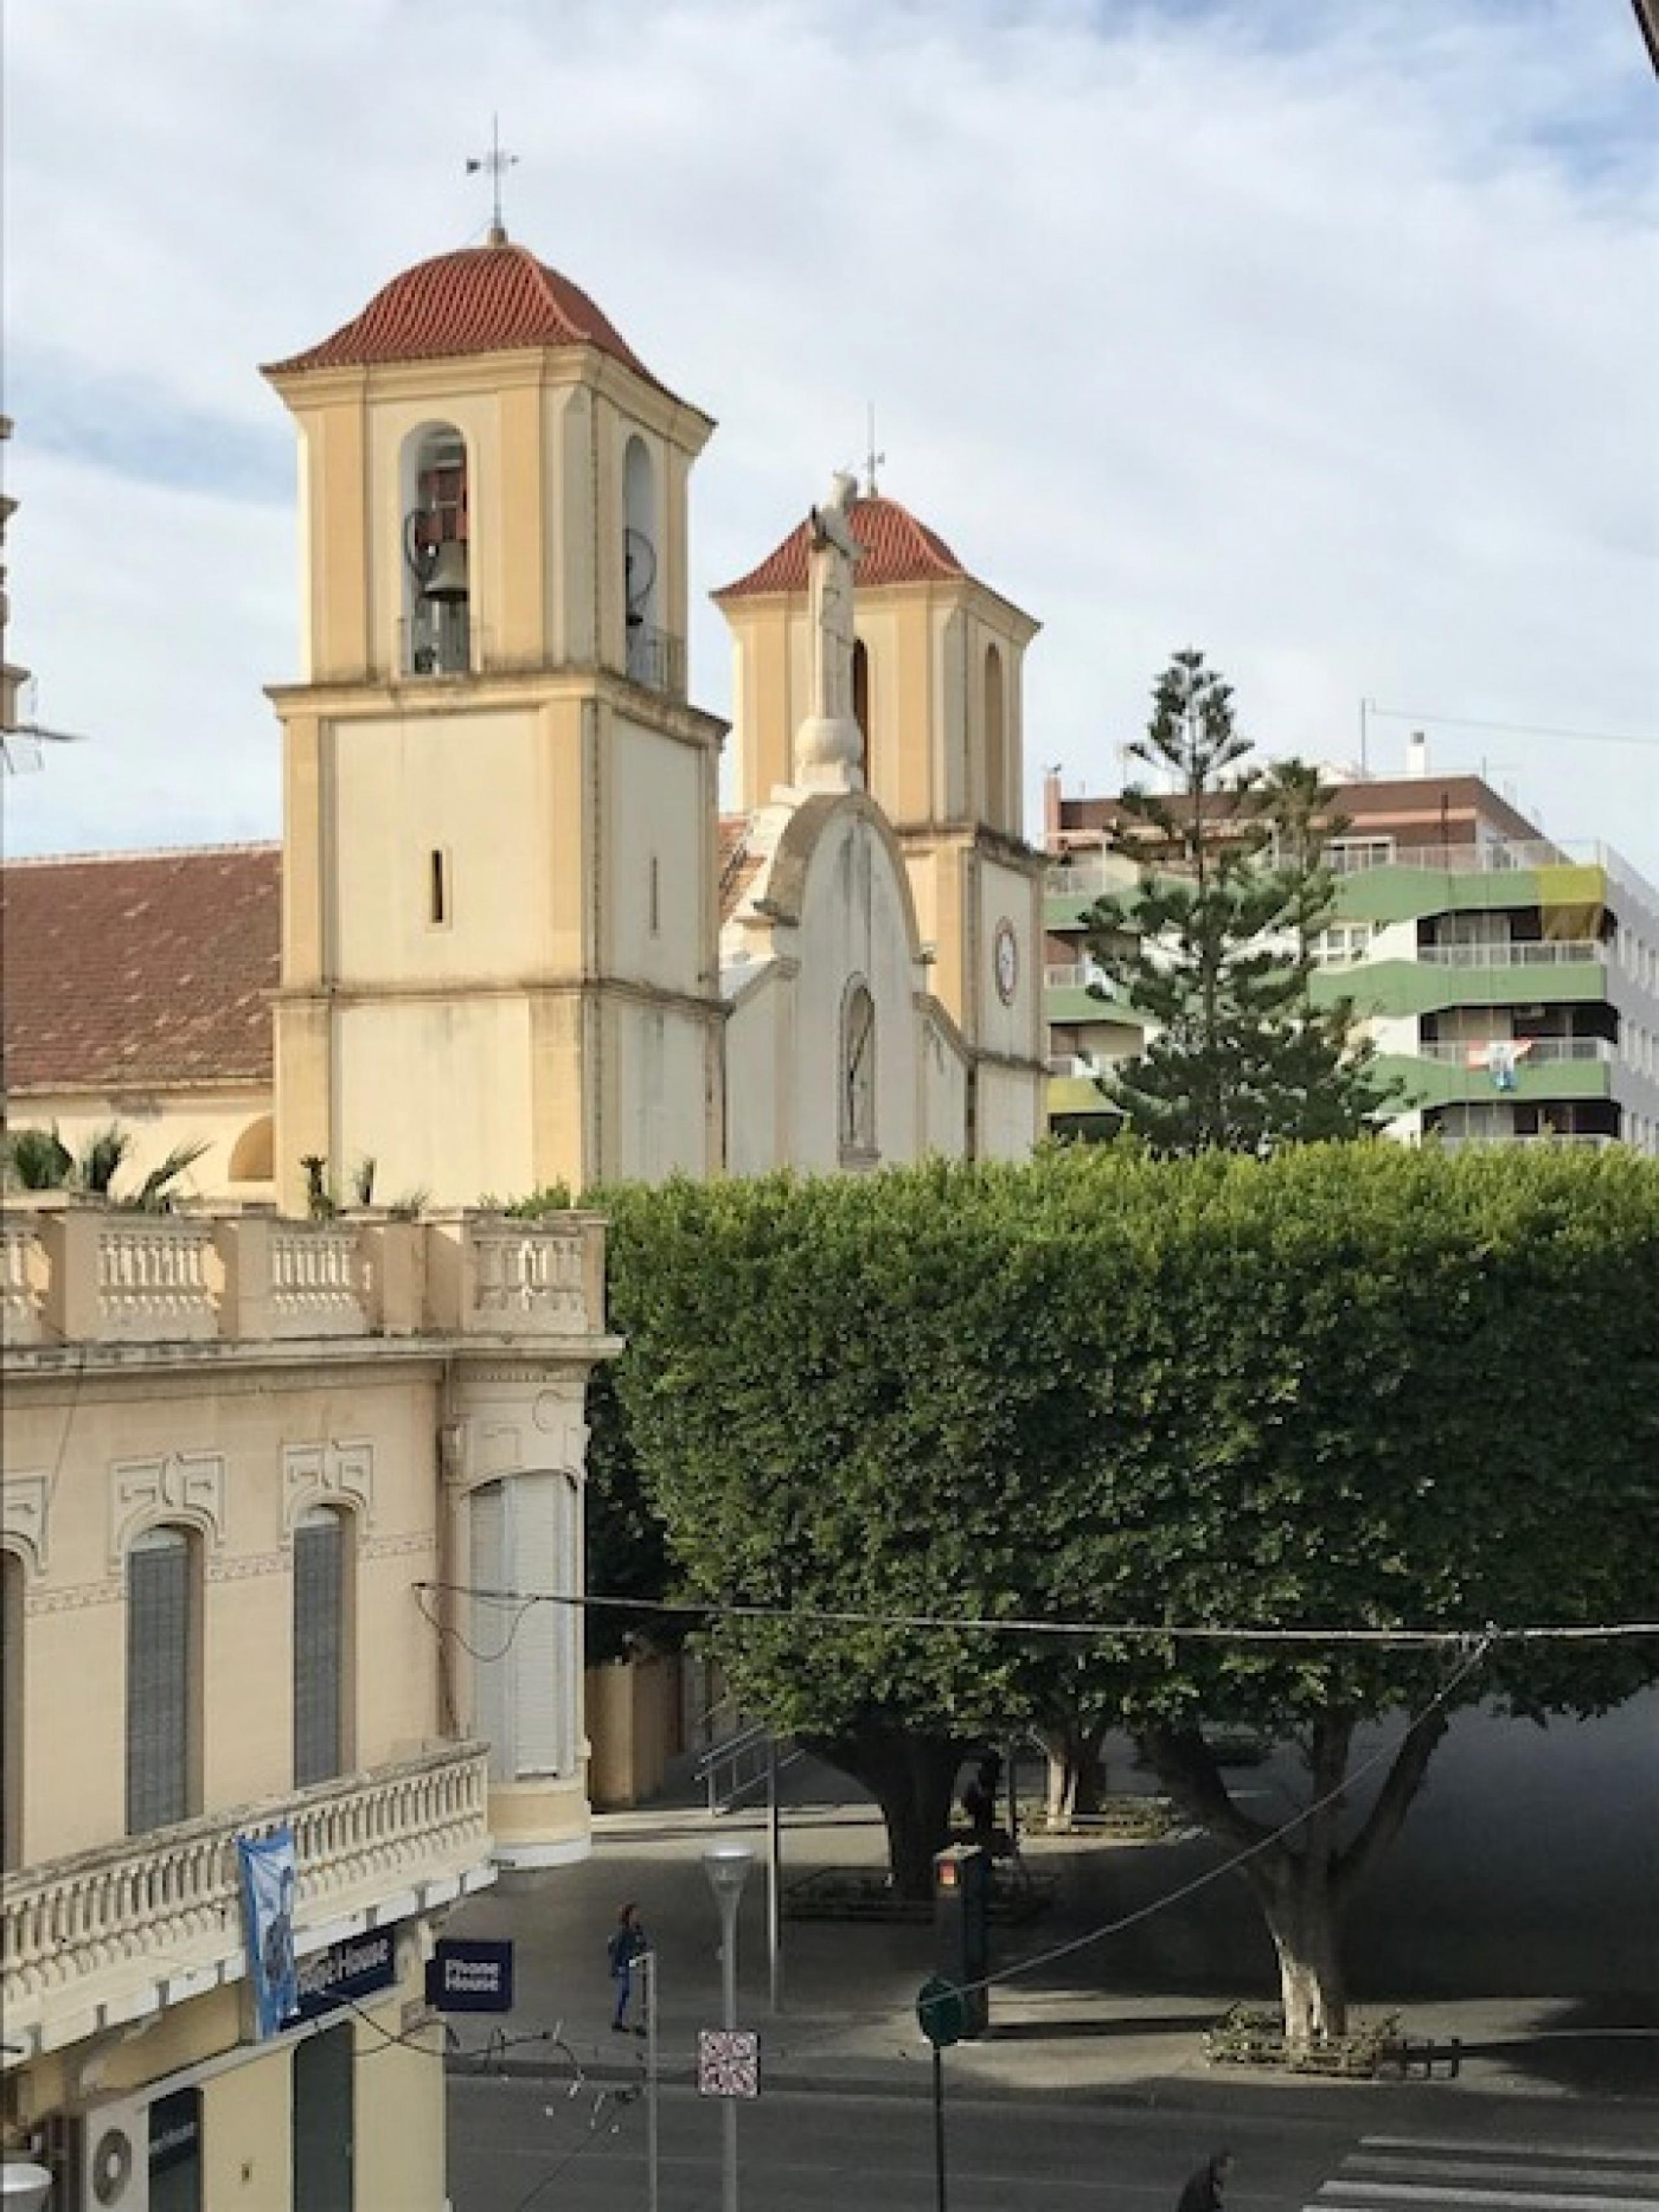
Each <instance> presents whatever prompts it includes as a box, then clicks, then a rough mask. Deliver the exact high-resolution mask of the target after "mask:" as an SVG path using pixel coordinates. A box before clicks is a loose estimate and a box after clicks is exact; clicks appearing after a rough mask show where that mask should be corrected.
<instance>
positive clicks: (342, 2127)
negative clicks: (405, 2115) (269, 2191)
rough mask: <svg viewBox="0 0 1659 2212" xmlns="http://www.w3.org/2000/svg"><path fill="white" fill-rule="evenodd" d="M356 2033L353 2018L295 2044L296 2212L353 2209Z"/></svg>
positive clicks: (345, 2211) (292, 2103)
mask: <svg viewBox="0 0 1659 2212" xmlns="http://www.w3.org/2000/svg"><path fill="white" fill-rule="evenodd" d="M353 2039H354V2031H353V2029H352V2027H351V2025H350V2022H349V2021H347V2022H346V2023H345V2024H344V2025H343V2026H342V2027H330V2028H325V2029H324V2030H323V2031H322V2032H321V2033H319V2034H315V2035H306V2036H301V2039H300V2040H299V2041H298V2042H297V2043H296V2044H295V2045H294V2059H293V2066H294V2077H293V2087H292V2096H291V2100H290V2104H289V2124H290V2128H291V2138H290V2151H289V2155H290V2160H291V2163H292V2170H293V2188H294V2193H293V2197H292V2199H291V2202H292V2203H293V2206H294V2212H351V2206H352V2197H353V2190H352V2179H351V2169H352V2154H353V2148H354V2145H353V2131H354V2130H355V2127H356V2118H355V2114H354V2112H353V2084H352V2057H353Z"/></svg>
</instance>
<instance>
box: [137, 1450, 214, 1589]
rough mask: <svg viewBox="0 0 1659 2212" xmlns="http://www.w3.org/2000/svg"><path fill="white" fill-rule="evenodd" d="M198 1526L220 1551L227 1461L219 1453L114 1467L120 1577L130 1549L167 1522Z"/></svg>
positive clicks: (175, 1456)
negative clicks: (135, 1540)
mask: <svg viewBox="0 0 1659 2212" xmlns="http://www.w3.org/2000/svg"><path fill="white" fill-rule="evenodd" d="M165 1522H179V1523H181V1524H182V1525H183V1526H184V1527H185V1528H194V1529H196V1530H197V1532H198V1534H200V1535H201V1536H202V1537H203V1538H204V1541H206V1542H207V1543H209V1544H210V1545H211V1547H212V1548H213V1549H214V1550H215V1551H218V1550H220V1549H221V1548H222V1546H223V1544H224V1541H225V1462H224V1457H223V1455H222V1453H219V1452H169V1453H168V1454H167V1455H166V1456H165V1457H163V1458H160V1459H129V1460H117V1461H116V1462H114V1464H113V1465H112V1468H110V1548H109V1564H110V1566H111V1569H112V1571H114V1572H116V1573H119V1571H120V1570H121V1565H122V1563H123V1561H124V1560H125V1557H126V1553H127V1550H128V1547H129V1546H130V1545H131V1542H132V1540H133V1538H134V1537H135V1536H140V1535H142V1534H143V1532H144V1530H145V1529H146V1528H159V1527H161V1525H162V1524H163V1523H165Z"/></svg>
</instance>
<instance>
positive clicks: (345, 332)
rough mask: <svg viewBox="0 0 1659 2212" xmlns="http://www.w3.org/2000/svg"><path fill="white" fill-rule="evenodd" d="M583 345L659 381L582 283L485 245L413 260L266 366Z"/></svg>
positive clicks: (526, 256) (273, 370)
mask: <svg viewBox="0 0 1659 2212" xmlns="http://www.w3.org/2000/svg"><path fill="white" fill-rule="evenodd" d="M574 345H591V346H595V347H597V348H598V349H599V351H600V352H601V353H608V354H610V355H611V356H612V357H613V358H614V359H615V360H617V361H620V362H625V363H626V364H627V366H628V367H629V368H631V369H634V370H635V371H637V373H638V374H640V375H641V376H643V377H647V378H649V380H650V381H651V382H652V383H653V384H655V383H656V381H657V380H656V378H655V377H653V376H652V375H651V372H650V370H649V369H648V368H647V367H646V365H645V363H644V362H642V361H641V359H640V357H639V356H638V355H637V354H636V353H635V351H634V350H633V349H632V347H631V346H629V344H628V343H627V342H626V340H625V339H624V338H623V337H622V335H621V333H620V332H619V331H617V327H616V325H615V324H614V323H612V322H611V319H610V317H609V316H608V315H606V314H605V313H604V311H603V310H602V309H601V308H599V307H597V306H595V304H594V302H593V301H592V300H590V299H589V298H588V296H587V295H586V292H584V291H583V290H582V289H581V287H580V285H578V284H573V283H571V282H570V279H569V278H568V276H560V274H559V272H558V270H556V269H550V268H549V267H548V266H547V265H546V264H545V263H544V262H541V261H538V259H537V258H536V257H535V255H534V254H533V253H532V252H529V251H528V249H527V248H526V247H525V246H513V245H503V246H468V247H465V249H463V251H461V252H459V253H441V254H440V255H438V257H437V258H436V259H435V260H432V261H422V262H421V263H420V264H418V265H417V266H416V267H415V268H413V269H405V270H404V272H403V274H402V276H394V277H393V278H392V282H391V283H389V284H387V285H386V286H385V287H384V288H383V289H381V290H380V291H379V292H377V293H376V294H375V295H374V298H373V299H372V300H371V301H369V303H368V306H367V307H365V308H364V309H363V311H362V313H361V314H360V315H357V316H356V317H354V318H353V319H352V320H351V321H350V322H349V323H347V324H345V325H343V327H342V328H341V329H339V330H337V331H335V333H334V335H333V337H327V338H325V339H324V340H323V341H322V343H321V344H320V345H314V346H312V347H310V348H309V349H307V351H306V352H304V353H296V354H294V355H292V356H290V357H289V359H288V360H287V361H279V362H272V363H270V365H269V367H268V368H266V370H265V374H266V375H268V376H284V375H292V374H295V372H296V371H298V370H301V369H310V368H344V367H356V366H358V365H360V364H365V365H366V364H368V363H371V362H391V361H443V360H448V359H450V358H452V357H453V356H456V355H459V354H471V353H500V352H507V351H510V350H513V349H518V348H526V347H532V346H533V347H539V346H574Z"/></svg>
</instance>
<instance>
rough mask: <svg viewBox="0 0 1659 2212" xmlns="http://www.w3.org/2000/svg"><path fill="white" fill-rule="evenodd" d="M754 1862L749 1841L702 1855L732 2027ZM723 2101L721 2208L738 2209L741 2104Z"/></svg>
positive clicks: (716, 1847)
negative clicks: (746, 1892)
mask: <svg viewBox="0 0 1659 2212" xmlns="http://www.w3.org/2000/svg"><path fill="white" fill-rule="evenodd" d="M754 1863H755V1854H754V1853H753V1851H751V1850H750V1848H749V1846H748V1844H711V1845H710V1846H709V1848H708V1850H706V1851H705V1852H704V1853H703V1855H702V1870H703V1872H704V1873H705V1874H706V1875H708V1887H710V1888H711V1889H712V1890H713V1891H714V1902H715V1903H716V1904H717V1905H719V1907H720V1988H721V1991H722V1994H723V1996H724V1998H725V2019H724V2021H723V2022H722V2025H723V2026H724V2027H726V2029H727V2030H728V2031H730V2030H732V2029H735V2028H736V2027H737V2024H738V1899H740V1898H741V1897H742V1895H743V1885H744V1882H745V1881H747V1879H748V1876H749V1869H750V1867H751V1866H753V1864H754ZM722 2102H723V2103H724V2105H725V2107H726V2116H725V2118H724V2121H723V2122H722V2124H721V2160H720V2166H721V2174H722V2188H721V2193H720V2204H721V2212H738V2105H737V2100H736V2098H735V2097H726V2098H725V2099H723V2100H722Z"/></svg>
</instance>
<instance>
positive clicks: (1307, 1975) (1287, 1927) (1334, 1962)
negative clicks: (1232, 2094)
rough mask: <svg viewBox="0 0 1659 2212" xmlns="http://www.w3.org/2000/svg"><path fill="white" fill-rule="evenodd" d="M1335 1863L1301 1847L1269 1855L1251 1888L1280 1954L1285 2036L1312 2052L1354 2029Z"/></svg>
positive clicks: (1295, 2046) (1295, 2045)
mask: <svg viewBox="0 0 1659 2212" xmlns="http://www.w3.org/2000/svg"><path fill="white" fill-rule="evenodd" d="M1329 1875H1330V1866H1329V1863H1328V1861H1326V1860H1325V1859H1324V1858H1323V1857H1320V1858H1319V1859H1317V1860H1315V1859H1310V1858H1309V1857H1306V1856H1304V1855H1303V1854H1301V1853H1295V1852H1289V1851H1285V1852H1278V1853H1273V1854H1271V1855H1270V1856H1269V1863H1267V1865H1266V1866H1265V1867H1264V1868H1263V1869H1262V1871H1261V1876H1260V1877H1259V1878H1258V1879H1257V1880H1255V1881H1252V1883H1251V1885H1250V1886H1251V1887H1252V1888H1253V1889H1254V1890H1255V1893H1256V1895H1257V1897H1258V1898H1259V1899H1261V1910H1262V1913H1263V1916H1264V1917H1265V1918H1266V1920H1267V1931H1268V1933H1269V1934H1270V1935H1271V1936H1272V1937H1273V1948H1274V1950H1275V1951H1276V1952H1277V1953H1278V1954H1279V1996H1280V2000H1281V2002H1283V2005H1284V2008H1285V2044H1286V2045H1287V2047H1288V2048H1289V2049H1290V2050H1291V2051H1307V2050H1308V2049H1309V2048H1310V2046H1311V2045H1314V2044H1316V2043H1319V2042H1322V2040H1323V2039H1325V2038H1326V2037H1327V2036H1332V2035H1346V2033H1347V2032H1348V1991H1347V1984H1346V1979H1345V1978H1344V1975H1343V1970H1342V1941H1341V1914H1340V1907H1339V1906H1338V1905H1337V1903H1336V1901H1335V1899H1334V1898H1333V1897H1332V1894H1331V1886H1330V1881H1329Z"/></svg>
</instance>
